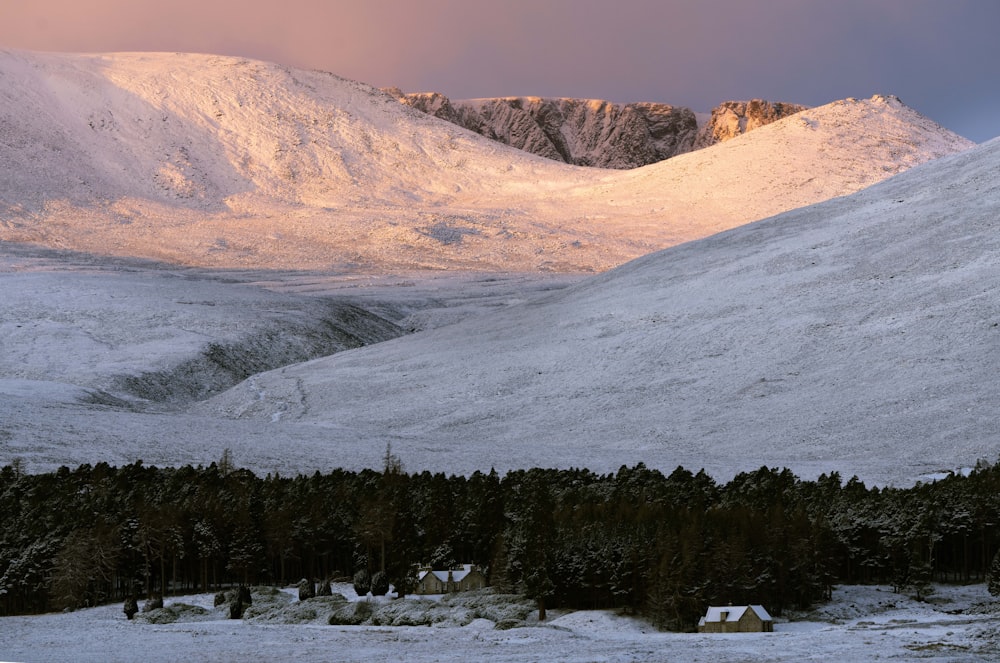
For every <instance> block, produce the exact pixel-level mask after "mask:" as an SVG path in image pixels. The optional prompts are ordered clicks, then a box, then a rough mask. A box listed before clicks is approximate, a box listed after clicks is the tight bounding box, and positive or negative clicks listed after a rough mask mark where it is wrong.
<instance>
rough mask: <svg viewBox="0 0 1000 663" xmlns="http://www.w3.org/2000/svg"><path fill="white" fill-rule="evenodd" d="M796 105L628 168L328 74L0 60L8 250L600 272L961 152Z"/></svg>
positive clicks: (863, 111) (0, 188)
mask: <svg viewBox="0 0 1000 663" xmlns="http://www.w3.org/2000/svg"><path fill="white" fill-rule="evenodd" d="M808 113H809V114H808V116H807V117H802V116H792V117H789V118H786V119H784V120H782V121H779V122H777V123H775V124H772V125H769V126H767V127H763V128H761V129H758V130H756V131H754V132H752V133H750V134H747V135H745V136H742V137H740V138H737V139H734V140H732V141H728V142H727V143H724V144H722V145H718V146H715V147H712V148H708V149H706V150H701V151H699V152H697V153H695V154H690V155H685V157H683V158H682V159H681V160H678V159H672V160H670V161H668V162H664V163H660V164H654V165H652V166H648V167H646V168H641V169H637V170H633V171H629V172H625V173H623V172H618V171H605V170H596V169H586V168H577V167H571V166H566V165H561V164H556V163H552V162H550V161H548V160H545V159H541V158H538V157H533V156H531V155H528V154H525V153H523V152H521V151H519V150H514V149H511V148H507V147H504V146H501V145H498V144H497V143H495V142H493V141H490V140H487V139H485V138H482V137H481V136H478V135H475V134H473V133H471V132H468V131H465V130H462V129H460V128H458V127H456V126H454V125H452V124H450V123H447V122H444V121H441V120H437V119H436V118H432V117H428V116H427V115H425V114H423V113H420V112H418V111H415V110H413V109H409V108H406V107H404V106H403V105H401V104H399V103H397V102H396V101H395V100H394V99H393V98H392V97H390V96H389V95H387V94H384V93H382V92H380V91H378V90H376V89H374V88H371V87H369V86H366V85H362V84H360V83H356V82H352V81H347V80H344V79H341V78H338V77H336V76H334V75H331V74H326V73H321V72H307V71H300V70H292V69H287V68H283V67H280V66H277V65H273V64H268V63H263V62H256V61H249V60H240V59H234V58H225V57H217V56H202V55H188V54H141V53H140V54H105V55H54V54H35V53H24V52H0V144H2V145H3V149H2V150H0V240H6V241H15V242H31V243H35V244H39V245H42V246H49V247H58V248H61V249H68V250H74V251H78V252H85V253H94V254H99V255H112V256H127V257H143V258H150V259H155V260H161V261H167V262H171V263H175V264H183V265H200V266H208V267H254V268H277V269H288V268H291V269H320V270H330V269H334V270H338V271H354V272H381V271H386V270H405V269H416V268H432V269H439V268H450V269H456V268H458V269H477V270H487V271H511V270H516V271H539V270H544V271H600V270H604V269H607V268H609V267H612V266H616V265H619V264H621V263H623V262H625V261H627V260H629V259H632V258H635V257H638V256H640V255H644V254H646V253H649V252H651V251H653V250H656V249H660V248H664V247H666V246H670V245H673V244H676V243H678V242H681V241H687V240H690V239H695V238H698V237H704V236H706V235H709V234H711V233H714V232H717V231H718V230H721V229H725V228H730V227H733V226H736V225H740V224H743V223H746V222H748V221H752V220H755V219H758V218H761V217H763V216H768V215H770V214H774V213H778V212H781V211H785V210H788V209H792V208H794V207H798V206H801V205H804V204H811V203H814V202H818V201H820V200H824V199H826V198H829V197H830V196H837V195H843V194H846V193H851V192H853V191H856V190H858V189H859V188H861V187H864V186H867V185H869V184H871V183H874V182H876V181H879V180H881V179H884V178H885V177H887V176H889V175H892V174H894V173H895V172H898V171H899V170H900V169H903V168H906V167H909V166H912V165H915V164H917V163H922V162H925V161H928V160H930V159H933V158H936V157H938V156H942V155H944V154H950V153H954V152H956V151H960V150H963V149H966V148H968V147H969V146H970V145H971V143H969V142H968V141H966V140H964V139H962V138H960V137H958V136H956V135H955V134H952V133H951V132H948V131H946V130H945V129H943V128H942V127H940V126H938V125H936V124H935V123H933V122H931V121H929V120H927V119H926V118H923V117H922V116H920V115H919V114H918V113H916V112H914V111H913V110H911V109H909V108H906V107H905V106H903V105H902V104H900V103H898V102H897V101H896V100H894V99H890V98H882V97H878V98H874V99H871V100H863V101H848V102H841V103H837V104H833V105H829V106H824V107H821V108H817V109H813V110H811V111H809V112H808ZM769 129H770V131H768V130H769Z"/></svg>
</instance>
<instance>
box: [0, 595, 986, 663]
mask: <svg viewBox="0 0 1000 663" xmlns="http://www.w3.org/2000/svg"><path fill="white" fill-rule="evenodd" d="M334 591H341V592H343V593H344V594H345V596H348V598H350V599H351V600H357V597H356V595H354V593H353V591H352V590H350V588H349V586H343V587H334ZM404 600H406V601H410V600H411V599H404ZM173 602H184V603H189V604H194V605H202V606H203V607H205V608H209V609H210V608H211V606H212V596H211V595H208V594H203V595H197V596H193V597H177V598H168V599H167V601H166V605H167V607H169V606H170V605H171V603H173ZM998 616H1000V605H998V604H997V602H996V601H995V600H993V599H992V598H991V597H990V596H989V595H988V594H987V593H986V588H985V586H984V585H969V586H937V588H936V591H935V593H934V594H933V595H932V597H931V598H930V599H929V600H928V601H927V602H926V603H918V602H916V601H913V600H912V599H909V598H907V597H906V596H904V595H900V594H894V593H892V592H891V591H890V590H889V589H888V588H887V587H875V586H849V587H842V588H840V589H837V590H835V591H834V599H833V601H832V602H831V603H830V604H828V605H826V606H822V607H820V608H818V609H817V610H815V611H813V612H810V613H805V614H797V615H795V616H794V621H789V620H787V619H779V620H777V623H776V624H775V627H774V631H775V632H774V633H759V634H725V635H723V634H692V633H660V632H657V631H655V630H654V629H652V628H650V627H649V626H648V625H647V624H645V623H644V622H642V621H641V620H637V619H634V618H630V617H624V616H620V615H616V614H614V613H610V612H605V611H580V612H569V613H566V612H559V611H552V612H550V619H549V620H547V621H546V622H545V623H543V624H540V623H538V622H537V620H532V619H531V618H530V617H529V619H528V620H526V623H525V625H524V626H521V627H518V628H512V629H509V630H496V629H495V628H494V624H493V622H491V621H489V620H486V619H477V620H474V621H472V622H471V623H469V624H468V625H466V626H460V627H447V626H443V627H434V626H409V627H383V626H328V625H322V624H321V623H316V621H321V620H314V621H313V622H312V623H306V624H271V623H257V622H254V621H253V620H252V619H251V620H248V621H231V620H227V619H221V618H215V619H209V620H208V621H196V622H184V623H176V624H144V623H140V622H139V621H134V622H129V621H126V619H125V616H124V615H123V614H122V605H121V604H120V603H118V604H113V605H107V606H101V607H98V608H91V609H85V610H80V611H77V612H74V613H66V614H53V615H40V616H31V617H7V618H4V619H3V620H2V621H0V626H2V628H0V659H2V660H6V661H25V662H27V661H37V662H39V663H42V662H44V663H62V662H64V661H65V662H67V663H68V662H70V661H80V662H95V663H97V662H101V663H105V662H107V663H111V662H116V661H122V662H124V661H134V660H142V661H149V662H150V663H157V662H160V661H163V662H167V661H238V660H267V661H274V660H297V661H370V660H405V661H414V662H424V661H426V662H430V661H474V660H481V661H511V662H514V661H579V662H584V661H587V662H589V661H601V662H605V661H606V662H613V661H621V662H624V661H677V662H693V661H698V662H705V663H709V662H721V663H729V662H733V663H736V662H741V661H747V660H752V661H773V662H786V661H787V662H788V663H792V662H798V661H873V660H895V661H914V660H934V661H995V660H996V657H997V655H998V652H1000V626H998V625H997V618H998Z"/></svg>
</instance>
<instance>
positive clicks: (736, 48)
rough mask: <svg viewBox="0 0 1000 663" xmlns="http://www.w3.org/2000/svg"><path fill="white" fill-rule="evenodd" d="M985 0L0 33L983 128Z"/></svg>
mask: <svg viewBox="0 0 1000 663" xmlns="http://www.w3.org/2000/svg"><path fill="white" fill-rule="evenodd" d="M997 26H1000V2H996V0H948V1H947V2H944V1H938V0H837V1H836V2H833V1H831V0H759V1H758V2H754V1H753V0H742V1H736V0H713V1H712V2H703V1H701V0H674V1H668V0H617V1H616V2H608V1H606V0H604V1H597V0H493V1H492V2H486V1H485V0H353V1H351V2H346V1H341V0H328V1H324V0H280V1H278V0H241V1H239V2H218V1H213V0H160V1H158V2H150V1H147V0H3V1H2V3H0V48H19V49H29V50H52V51H87V52H93V51H122V50H131V51H196V52H207V53H220V54H229V55H242V56H247V57H255V58H260V59H264V60H271V61H276V62H280V63H283V64H287V65H291V66H296V67H305V68H315V69H324V70H327V71H332V72H333V73H336V74H339V75H341V76H346V77H349V78H354V79H357V80H361V81H364V82H366V83H370V84H372V85H377V86H390V85H393V86H398V87H400V88H402V89H404V90H406V91H431V90H433V91H438V92H442V93H444V94H446V95H448V96H450V97H453V98H467V97H476V96H501V95H539V96H576V97H592V98H603V99H610V100H612V101H618V102H627V101H660V102H666V103H673V104H678V105H684V106H690V107H692V108H694V109H695V110H699V111H707V110H709V109H710V108H711V107H712V106H715V105H716V104H718V103H719V102H721V101H724V100H727V99H749V98H753V97H762V98H766V99H771V100H775V101H790V102H796V103H802V104H807V105H819V104H824V103H827V102H830V101H834V100H836V99H841V98H844V97H848V96H855V97H866V96H871V95H872V94H875V93H888V94H896V95H898V96H899V97H901V98H902V99H903V101H904V102H905V103H907V104H909V105H910V106H912V107H914V108H916V109H917V110H919V111H921V112H923V113H924V114H926V115H928V116H930V117H932V118H933V119H935V120H937V121H939V122H941V123H942V124H945V125H946V126H948V127H949V128H951V129H954V130H955V131H958V132H959V133H962V134H963V135H965V136H967V137H969V138H972V139H973V140H985V139H987V138H992V137H994V136H997V135H1000V122H998V120H997V119H996V117H997V113H996V111H995V109H996V108H997V107H998V106H1000V74H997V68H996V67H997V66H996V63H997V62H998V61H1000V39H997V38H996V36H995V32H996V30H997Z"/></svg>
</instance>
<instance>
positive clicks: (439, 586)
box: [414, 564, 486, 594]
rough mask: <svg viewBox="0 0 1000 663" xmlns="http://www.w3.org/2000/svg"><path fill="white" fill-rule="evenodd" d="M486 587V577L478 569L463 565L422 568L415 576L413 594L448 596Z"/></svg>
mask: <svg viewBox="0 0 1000 663" xmlns="http://www.w3.org/2000/svg"><path fill="white" fill-rule="evenodd" d="M483 587H486V576H485V575H483V572H482V571H481V570H480V569H479V567H477V566H474V565H472V564H463V565H462V566H461V568H457V569H444V570H434V569H429V568H424V569H421V570H420V573H418V574H417V588H416V591H415V592H414V593H415V594H450V593H452V592H468V591H470V590H473V589H482V588H483Z"/></svg>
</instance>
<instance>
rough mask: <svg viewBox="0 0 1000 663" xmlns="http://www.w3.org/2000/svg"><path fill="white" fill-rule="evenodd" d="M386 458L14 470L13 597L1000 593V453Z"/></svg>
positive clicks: (7, 569) (675, 606)
mask: <svg viewBox="0 0 1000 663" xmlns="http://www.w3.org/2000/svg"><path fill="white" fill-rule="evenodd" d="M386 456H387V463H386V467H385V469H384V470H383V471H375V470H364V471H361V472H349V471H345V470H334V471H332V472H330V473H328V474H321V473H319V472H317V473H315V474H313V475H310V476H296V477H281V476H277V475H274V476H272V475H268V476H267V477H265V478H260V477H257V476H255V475H254V474H253V473H251V472H250V471H248V470H243V469H234V468H233V467H232V465H231V462H230V461H229V460H228V459H224V461H223V462H220V463H217V464H216V463H213V464H212V465H210V466H209V467H200V466H199V467H191V466H185V467H180V468H157V467H148V466H146V465H143V464H142V463H141V462H140V463H135V464H133V465H128V466H125V467H120V468H119V467H111V466H109V465H107V464H104V463H101V464H98V465H96V466H91V465H83V466H80V467H78V468H77V469H75V470H71V469H68V468H66V467H63V468H60V469H59V470H58V471H57V472H55V473H49V474H26V473H24V472H23V471H21V469H20V468H19V467H18V466H17V465H14V466H7V467H4V468H3V469H2V470H0V611H2V613H3V614H14V613H26V612H41V611H48V610H53V609H61V608H66V607H68V608H76V607H80V606H86V605H94V604H97V603H100V602H105V601H111V600H122V599H124V598H126V597H129V596H133V597H134V596H136V595H147V596H153V595H156V594H159V595H161V596H162V595H166V594H169V593H178V592H190V591H212V590H216V589H218V588H219V587H221V586H228V585H236V584H240V585H246V584H288V583H294V582H296V581H297V580H298V579H300V578H309V579H310V580H329V579H335V578H336V579H343V580H348V581H349V580H351V579H356V578H357V577H363V578H368V579H369V582H372V580H373V579H375V578H376V577H377V578H378V579H379V581H378V583H377V586H378V588H379V589H381V587H382V586H383V585H384V583H385V581H388V582H391V583H392V584H393V585H394V586H395V588H396V589H397V590H398V591H400V592H401V593H406V592H409V591H412V588H413V582H414V580H415V576H414V567H415V564H417V563H418V562H433V563H435V564H436V565H439V566H440V565H447V564H454V563H456V562H459V563H461V562H471V563H474V564H478V565H480V566H482V567H484V568H486V569H488V574H489V577H490V580H491V583H492V584H493V585H494V586H497V587H498V588H500V589H502V590H509V591H518V592H522V593H524V594H526V595H528V596H530V597H532V598H534V599H536V600H537V601H538V604H539V609H540V610H541V611H542V612H543V613H544V610H545V608H546V606H563V607H579V608H611V607H613V608H618V609H622V610H627V611H631V612H634V613H638V614H644V615H646V616H647V617H649V618H650V619H651V620H652V621H653V622H654V623H656V624H657V625H659V626H661V627H663V628H672V629H688V628H691V627H692V626H693V624H694V623H695V622H696V621H697V619H698V617H699V616H700V615H701V614H702V613H703V611H704V608H705V606H706V605H708V604H718V603H730V602H731V603H734V604H742V603H763V604H764V605H766V606H767V607H768V608H769V609H770V610H771V611H772V612H774V613H776V614H781V613H782V611H783V610H785V609H788V608H804V607H807V606H809V605H810V604H812V603H814V602H816V601H819V600H822V599H824V598H828V597H829V596H830V592H831V590H832V587H833V585H834V584H835V583H840V582H846V583H872V582H878V583H891V584H892V585H893V586H894V587H895V588H896V589H897V590H899V591H904V590H905V591H908V592H911V593H913V594H915V595H916V596H918V597H919V596H922V595H924V594H926V593H927V592H928V591H930V583H931V582H932V581H954V582H967V581H982V580H984V579H986V578H989V579H990V580H991V585H990V586H991V588H993V587H996V588H997V593H1000V577H997V576H998V574H1000V556H998V553H997V550H998V547H1000V531H998V523H1000V464H997V465H992V466H991V465H988V464H984V463H981V464H980V466H979V467H977V468H976V469H975V470H974V471H973V472H972V473H971V474H969V475H968V476H962V475H955V476H949V477H948V478H945V479H943V480H940V481H936V482H932V483H923V484H918V485H916V486H914V487H912V488H905V489H902V488H881V489H880V488H874V487H873V488H868V487H866V486H865V485H864V484H862V483H861V482H860V481H858V480H857V479H851V480H849V481H847V482H846V483H844V482H843V481H842V480H841V478H840V477H839V476H838V475H837V474H833V475H823V476H821V477H820V478H819V479H817V480H815V481H803V480H801V479H798V478H797V477H795V476H794V475H793V474H792V473H791V472H790V471H789V470H778V469H768V468H761V469H759V470H757V471H754V472H747V473H742V474H739V475H737V476H736V477H735V478H734V479H733V480H732V481H730V482H728V483H726V484H719V483H717V482H715V481H714V480H713V479H712V478H711V477H709V476H708V475H706V474H705V473H704V472H698V473H697V474H695V473H692V472H690V471H688V470H685V469H683V468H677V469H676V470H675V471H674V472H672V473H671V474H669V475H664V474H662V473H661V472H659V471H656V470H651V469H648V468H646V467H645V466H643V465H641V464H640V465H638V466H636V467H632V468H627V467H622V468H621V469H620V470H619V471H618V472H617V473H614V474H604V475H602V474H595V473H593V472H590V471H588V470H585V469H571V470H544V469H532V470H522V471H515V472H511V473H509V474H507V475H506V476H504V477H502V478H501V477H500V476H499V475H498V474H497V473H496V472H490V473H489V474H483V473H480V472H477V473H475V474H473V475H471V476H446V475H444V474H441V473H437V474H432V473H430V472H422V473H419V474H408V473H405V472H403V470H402V468H401V467H400V466H399V463H398V460H397V459H395V458H394V457H392V456H391V454H389V453H388V452H387V455H386ZM390 461H394V462H390ZM991 565H992V567H993V569H992V573H991ZM359 573H360V576H359V575H358V574H359Z"/></svg>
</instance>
